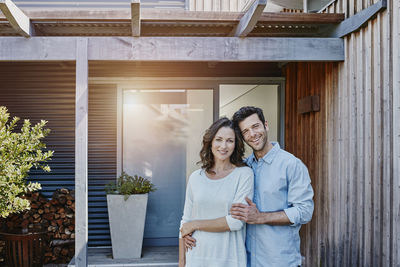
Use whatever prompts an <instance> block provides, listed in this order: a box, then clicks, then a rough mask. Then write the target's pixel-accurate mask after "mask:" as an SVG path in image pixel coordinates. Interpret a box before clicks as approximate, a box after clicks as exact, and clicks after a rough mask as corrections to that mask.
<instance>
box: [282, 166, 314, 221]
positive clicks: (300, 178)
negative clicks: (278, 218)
mask: <svg viewBox="0 0 400 267" xmlns="http://www.w3.org/2000/svg"><path fill="white" fill-rule="evenodd" d="M287 174H288V208H287V209H284V212H285V213H286V215H287V216H288V218H289V220H290V222H291V223H292V226H297V225H299V224H306V223H308V222H309V221H310V220H311V217H312V214H313V211H314V201H313V196H314V191H313V189H312V186H311V179H310V175H309V174H308V170H307V167H306V166H305V165H304V164H303V163H302V162H301V161H300V160H299V159H296V162H295V164H294V166H293V167H291V168H290V169H289V170H288V173H287Z"/></svg>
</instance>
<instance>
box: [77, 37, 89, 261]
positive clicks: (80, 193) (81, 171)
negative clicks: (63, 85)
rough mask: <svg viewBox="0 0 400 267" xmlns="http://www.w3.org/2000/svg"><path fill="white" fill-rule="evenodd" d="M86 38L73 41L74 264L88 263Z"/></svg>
mask: <svg viewBox="0 0 400 267" xmlns="http://www.w3.org/2000/svg"><path fill="white" fill-rule="evenodd" d="M88 97H89V88H88V40H87V38H78V39H77V42H76V98H75V203H76V204H75V205H76V206H75V208H76V210H75V218H76V219H75V220H76V223H75V225H76V228H75V233H76V236H75V266H76V267H86V266H87V243H88Z"/></svg>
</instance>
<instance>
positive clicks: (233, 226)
mask: <svg viewBox="0 0 400 267" xmlns="http://www.w3.org/2000/svg"><path fill="white" fill-rule="evenodd" d="M239 179H240V180H239V183H238V189H237V191H236V194H235V196H234V199H233V202H232V203H243V204H246V205H247V202H246V199H245V198H246V197H248V198H249V199H253V194H254V174H253V171H252V170H251V169H250V168H246V171H245V172H244V173H243V174H242V175H241V176H240V178H239ZM229 209H230V207H229ZM225 218H226V222H227V224H228V226H229V229H230V230H231V231H239V230H240V229H242V227H243V226H244V225H245V222H243V221H241V220H238V219H234V218H233V217H232V216H231V215H230V214H229V215H227V216H226V217H225Z"/></svg>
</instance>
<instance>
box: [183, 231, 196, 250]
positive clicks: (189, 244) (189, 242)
mask: <svg viewBox="0 0 400 267" xmlns="http://www.w3.org/2000/svg"><path fill="white" fill-rule="evenodd" d="M183 240H184V243H185V252H187V251H188V250H189V249H192V248H193V247H195V246H196V239H194V238H193V237H192V234H189V235H187V236H185V237H184V238H183Z"/></svg>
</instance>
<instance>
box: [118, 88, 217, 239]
mask: <svg viewBox="0 0 400 267" xmlns="http://www.w3.org/2000/svg"><path fill="white" fill-rule="evenodd" d="M212 103H213V91H212V90H211V89H204V90H124V93H123V131H122V134H123V138H122V140H123V142H122V150H123V153H122V162H123V166H122V168H123V170H124V171H125V172H127V173H129V174H131V175H135V174H138V175H141V176H143V177H146V178H148V179H150V180H151V181H152V183H154V184H155V185H156V187H157V191H156V192H153V193H150V195H149V202H148V206H147V216H146V225H145V233H144V245H145V246H170V245H178V233H179V224H180V219H181V217H182V211H183V205H184V199H185V188H186V178H187V175H188V174H189V173H191V172H192V171H193V170H194V169H196V168H198V167H196V164H195V163H196V162H197V161H198V160H199V158H198V153H199V151H200V145H201V136H202V133H203V132H204V130H205V129H206V127H207V126H208V125H209V124H211V122H212V119H213V110H212V106H213V105H212Z"/></svg>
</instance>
